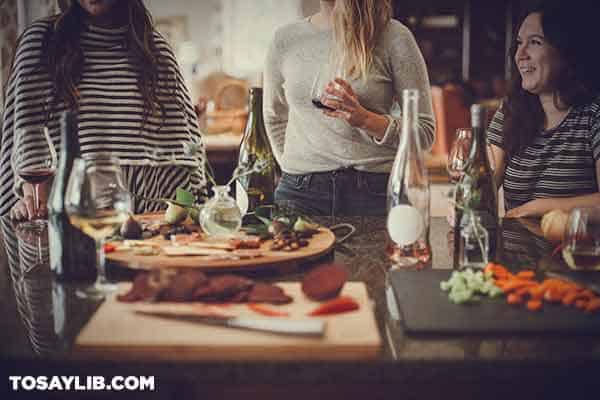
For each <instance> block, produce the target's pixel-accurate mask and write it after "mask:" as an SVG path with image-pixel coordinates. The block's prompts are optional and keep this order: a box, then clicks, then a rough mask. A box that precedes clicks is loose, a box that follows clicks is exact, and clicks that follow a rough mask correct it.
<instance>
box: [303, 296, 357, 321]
mask: <svg viewBox="0 0 600 400" xmlns="http://www.w3.org/2000/svg"><path fill="white" fill-rule="evenodd" d="M358 307H359V304H358V303H357V302H356V300H354V299H353V298H352V297H349V296H340V297H336V298H335V299H333V300H329V301H327V302H325V303H323V304H321V305H320V306H318V307H317V308H315V309H314V310H312V311H311V312H309V313H308V315H311V316H315V315H327V314H338V313H343V312H347V311H353V310H357V309H358Z"/></svg>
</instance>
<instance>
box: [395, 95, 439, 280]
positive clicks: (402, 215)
mask: <svg viewBox="0 0 600 400" xmlns="http://www.w3.org/2000/svg"><path fill="white" fill-rule="evenodd" d="M418 118H419V92H418V91H417V90H413V89H411V90H404V91H403V92H402V131H401V134H400V135H401V136H400V145H399V146H398V153H397V154H396V158H395V160H394V165H393V167H392V171H391V173H390V179H389V183H388V190H387V208H388V217H387V231H388V242H387V245H386V253H387V254H388V257H389V258H390V260H391V261H392V263H393V266H394V267H398V268H404V267H414V268H418V269H421V268H425V267H428V266H431V244H430V242H429V223H430V190H429V176H428V172H427V168H426V165H425V159H424V154H423V151H422V147H421V140H420V136H419V125H418Z"/></svg>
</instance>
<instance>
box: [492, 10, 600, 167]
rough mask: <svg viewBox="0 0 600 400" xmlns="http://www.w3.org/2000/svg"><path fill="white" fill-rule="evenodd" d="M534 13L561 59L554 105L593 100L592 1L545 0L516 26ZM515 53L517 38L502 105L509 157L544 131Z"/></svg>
mask: <svg viewBox="0 0 600 400" xmlns="http://www.w3.org/2000/svg"><path fill="white" fill-rule="evenodd" d="M532 13H540V14H541V19H542V29H543V32H544V36H545V38H546V40H547V42H548V43H549V44H550V45H552V46H553V47H554V48H555V49H556V50H557V51H558V53H559V57H560V58H561V60H562V62H563V70H562V71H561V72H560V74H559V75H558V78H557V81H556V82H555V87H556V91H555V93H554V103H555V104H556V105H557V106H558V105H559V100H560V103H562V104H564V105H566V106H567V107H576V106H580V105H583V104H587V103H589V102H591V101H592V100H593V99H594V97H595V96H596V95H597V94H598V92H599V88H600V85H599V80H598V75H599V71H600V70H598V65H597V61H596V59H595V57H596V56H595V54H594V49H592V48H589V46H590V44H591V40H592V37H591V36H590V35H589V33H588V31H586V30H591V27H592V26H594V25H593V24H594V23H593V22H592V19H593V17H591V16H592V15H596V13H595V12H594V6H593V5H592V0H571V1H568V2H566V1H564V0H543V1H541V2H540V3H538V4H537V5H536V6H534V7H532V8H531V9H529V10H528V12H527V13H526V14H524V15H523V17H522V18H521V21H520V23H519V24H518V25H517V30H518V29H519V28H520V26H521V25H522V23H523V21H524V20H525V18H526V17H527V16H528V15H530V14H532ZM517 32H518V31H517ZM514 37H515V38H516V37H517V34H515V35H514ZM516 51H517V45H516V40H515V42H514V43H513V45H512V48H511V52H510V54H511V57H512V58H511V63H512V81H511V84H510V89H509V92H508V96H507V99H505V101H504V103H503V106H502V111H503V113H504V126H503V135H504V150H505V151H506V154H507V156H508V157H511V156H512V155H515V154H517V153H518V152H519V151H520V150H522V149H523V148H524V147H525V146H527V145H529V144H531V143H532V142H533V139H534V138H535V136H536V135H538V134H539V132H541V131H542V130H543V129H544V110H543V109H542V105H541V103H540V100H539V97H538V96H537V95H535V94H532V93H529V92H527V91H526V90H524V89H523V88H522V86H521V84H522V78H521V75H520V74H519V71H518V69H517V65H516V63H515V62H514V57H515V54H516Z"/></svg>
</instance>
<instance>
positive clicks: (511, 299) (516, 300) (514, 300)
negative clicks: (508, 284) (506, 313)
mask: <svg viewBox="0 0 600 400" xmlns="http://www.w3.org/2000/svg"><path fill="white" fill-rule="evenodd" d="M506 302H507V303H508V304H512V305H517V304H521V303H523V297H521V296H517V295H516V294H515V293H511V294H509V295H508V296H507V297H506Z"/></svg>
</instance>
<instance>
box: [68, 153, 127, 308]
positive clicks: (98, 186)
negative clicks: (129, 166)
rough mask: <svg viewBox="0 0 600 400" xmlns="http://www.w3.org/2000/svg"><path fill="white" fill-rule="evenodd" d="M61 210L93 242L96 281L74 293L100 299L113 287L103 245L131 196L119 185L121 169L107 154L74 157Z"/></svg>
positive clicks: (119, 222) (118, 223) (122, 217)
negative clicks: (107, 276) (96, 271)
mask: <svg viewBox="0 0 600 400" xmlns="http://www.w3.org/2000/svg"><path fill="white" fill-rule="evenodd" d="M65 210H66V212H67V215H68V216H69V221H70V222H71V224H73V225H74V226H76V227H78V228H79V229H81V230H82V231H83V233H85V234H86V235H88V236H91V237H92V238H93V239H94V241H95V242H96V268H97V270H98V276H97V278H96V282H95V283H94V284H93V285H92V286H90V287H88V288H86V289H84V290H78V291H77V295H78V296H79V297H83V298H91V299H101V298H104V296H105V295H106V294H107V293H109V292H111V291H114V290H115V289H116V285H114V284H111V283H110V282H108V280H107V279H106V274H105V271H106V268H105V259H104V251H103V244H104V239H106V238H107V237H109V236H111V235H112V234H113V233H114V232H115V231H116V230H117V229H119V227H120V226H121V225H122V224H123V222H125V220H126V219H127V217H128V216H129V213H130V210H131V198H130V196H129V192H128V191H127V190H126V189H125V186H124V185H123V179H122V176H121V168H120V166H119V162H118V160H117V159H116V158H114V157H111V156H110V155H105V154H101V155H94V156H88V157H84V158H78V159H76V160H75V161H74V163H73V169H72V171H71V175H70V177H69V183H68V184H67V191H66V194H65Z"/></svg>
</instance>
